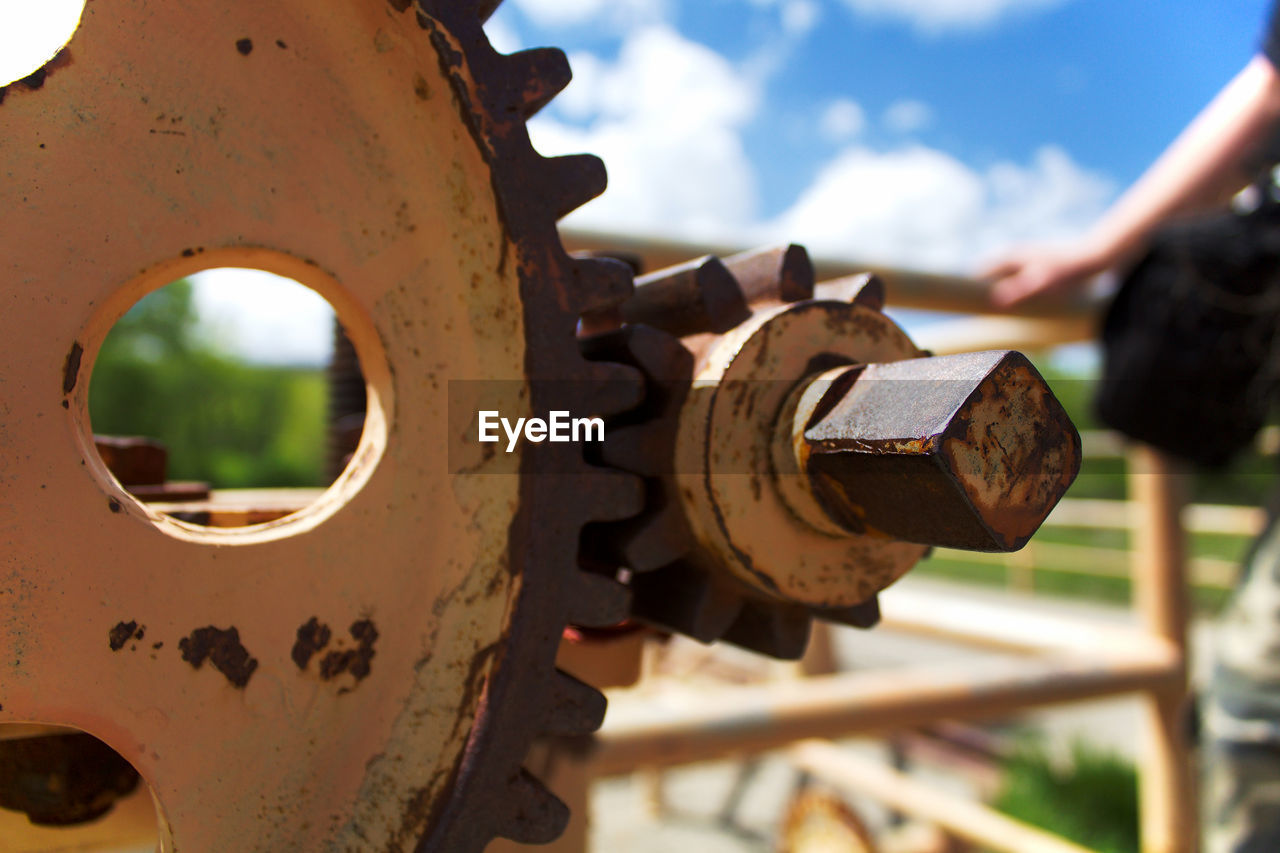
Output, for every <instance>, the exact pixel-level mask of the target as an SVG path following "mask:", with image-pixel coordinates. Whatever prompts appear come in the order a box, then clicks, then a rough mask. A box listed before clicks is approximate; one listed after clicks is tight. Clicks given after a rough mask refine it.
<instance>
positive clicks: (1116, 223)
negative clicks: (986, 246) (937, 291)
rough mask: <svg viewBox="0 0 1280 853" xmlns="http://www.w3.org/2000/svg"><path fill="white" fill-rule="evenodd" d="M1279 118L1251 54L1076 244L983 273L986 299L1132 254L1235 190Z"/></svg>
mask: <svg viewBox="0 0 1280 853" xmlns="http://www.w3.org/2000/svg"><path fill="white" fill-rule="evenodd" d="M1278 120H1280V72H1277V70H1276V67H1275V65H1273V64H1272V62H1271V60H1269V59H1267V58H1266V57H1265V56H1263V55H1258V56H1256V57H1254V59H1253V60H1252V61H1251V62H1250V63H1249V64H1248V65H1246V66H1245V67H1244V69H1243V70H1242V71H1241V72H1240V73H1239V74H1237V75H1236V76H1235V78H1234V79H1233V80H1232V81H1231V82H1230V83H1228V84H1227V86H1226V87H1225V88H1224V89H1223V90H1222V91H1221V92H1219V93H1218V95H1217V96H1216V97H1215V98H1214V99H1213V101H1211V102H1210V103H1209V105H1208V106H1207V107H1205V109H1204V110H1203V111H1202V112H1201V113H1200V115H1198V116H1196V118H1195V120H1193V121H1192V122H1191V124H1189V125H1188V126H1187V128H1186V129H1185V130H1184V131H1183V132H1182V133H1181V134H1180V135H1179V136H1178V138H1177V139H1175V140H1174V142H1173V143H1172V144H1171V145H1170V146H1169V148H1168V149H1167V150H1166V151H1165V152H1164V153H1163V154H1161V155H1160V157H1159V159H1157V160H1156V161H1155V163H1153V164H1152V165H1151V167H1150V168H1148V169H1147V171H1146V172H1145V173H1144V174H1143V175H1142V177H1141V178H1139V179H1138V181H1137V182H1136V183H1135V184H1134V185H1133V186H1132V187H1130V188H1129V189H1128V190H1127V191H1126V192H1125V193H1124V195H1122V196H1121V197H1120V198H1119V199H1118V200H1117V201H1116V202H1115V204H1113V205H1112V206H1111V208H1110V209H1109V210H1108V211H1107V212H1106V214H1104V215H1103V217H1102V219H1100V220H1099V221H1098V223H1097V224H1096V225H1095V226H1094V227H1093V228H1092V229H1090V231H1089V232H1088V233H1086V234H1085V235H1084V237H1082V238H1081V239H1080V240H1078V241H1077V242H1075V243H1074V244H1071V245H1069V246H1067V247H1065V248H1061V249H1049V248H1027V249H1021V250H1017V251H1015V252H1013V253H1011V254H1010V255H1009V256H1008V257H1006V258H1004V259H1003V260H1001V261H999V262H997V263H995V264H993V265H992V266H990V267H989V268H987V269H986V270H984V271H983V272H982V273H981V274H980V277H981V278H983V279H985V280H988V281H991V282H992V283H993V287H992V291H991V298H992V301H993V302H994V303H995V304H996V305H999V306H1011V305H1014V304H1016V303H1018V302H1021V301H1023V300H1024V299H1027V298H1028V297H1031V296H1033V295H1035V294H1037V293H1042V292H1045V291H1050V290H1058V289H1063V288H1067V287H1072V286H1081V285H1083V284H1084V283H1085V282H1087V281H1088V280H1089V279H1090V278H1091V277H1092V276H1094V275H1096V274H1097V273H1100V272H1102V271H1103V270H1106V269H1109V268H1111V267H1113V266H1116V265H1117V264H1120V263H1123V262H1124V261H1126V260H1128V259H1130V258H1132V257H1134V256H1136V255H1137V254H1139V253H1140V252H1141V251H1142V249H1143V247H1144V246H1145V244H1146V242H1147V239H1148V238H1149V237H1150V235H1151V232H1152V231H1153V230H1154V229H1155V228H1156V226H1158V225H1159V224H1160V223H1162V222H1164V221H1166V220H1168V219H1169V218H1170V217H1173V216H1176V215H1178V214H1181V213H1187V212H1190V211H1193V210H1199V209H1203V208H1206V207H1210V206H1213V205H1215V204H1217V203H1219V202H1221V201H1223V200H1224V199H1226V198H1228V197H1229V196H1230V194H1231V193H1233V192H1235V191H1236V190H1239V189H1240V188H1241V187H1242V186H1244V184H1245V183H1247V181H1248V178H1249V177H1251V176H1250V175H1249V174H1248V172H1247V169H1246V167H1247V165H1248V164H1249V161H1250V159H1251V158H1252V157H1253V155H1254V154H1255V152H1256V151H1257V150H1258V149H1259V147H1260V146H1261V144H1262V143H1263V142H1264V141H1265V140H1266V139H1267V137H1268V136H1269V134H1270V133H1271V132H1272V131H1273V130H1274V129H1275V126H1276V124H1277V121H1278Z"/></svg>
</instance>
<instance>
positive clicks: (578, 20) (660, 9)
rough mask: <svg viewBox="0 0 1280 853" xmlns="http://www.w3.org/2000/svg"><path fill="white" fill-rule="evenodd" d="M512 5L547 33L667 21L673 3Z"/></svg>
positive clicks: (536, 0) (518, 1)
mask: <svg viewBox="0 0 1280 853" xmlns="http://www.w3.org/2000/svg"><path fill="white" fill-rule="evenodd" d="M511 5H513V6H514V7H515V8H517V9H519V10H520V11H521V12H522V13H523V14H524V15H525V16H526V17H527V18H528V19H529V20H530V21H532V22H533V23H534V24H535V25H537V26H539V27H543V28H546V29H552V28H556V27H571V26H582V25H586V24H593V23H602V22H603V23H609V24H612V25H616V26H620V27H635V26H640V25H644V24H652V23H657V22H659V21H663V20H665V19H666V18H667V11H668V6H669V0H511Z"/></svg>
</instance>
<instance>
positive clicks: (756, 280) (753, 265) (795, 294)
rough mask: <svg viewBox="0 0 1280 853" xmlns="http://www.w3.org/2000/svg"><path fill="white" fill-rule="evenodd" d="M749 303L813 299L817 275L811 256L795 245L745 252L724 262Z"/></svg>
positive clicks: (802, 247)
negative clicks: (815, 274)
mask: <svg viewBox="0 0 1280 853" xmlns="http://www.w3.org/2000/svg"><path fill="white" fill-rule="evenodd" d="M724 265H725V266H726V267H728V268H729V271H730V272H732V273H733V276H734V278H736V279H737V280H738V284H739V285H740V286H741V287H742V292H743V294H744V295H745V296H746V298H747V302H749V303H755V302H758V301H761V300H778V301H781V302H799V301H800V300H803V299H812V298H813V288H814V283H813V282H814V271H813V262H812V261H811V260H810V259H809V252H808V251H807V250H806V249H805V248H804V246H799V245H796V244H795V243H791V244H789V245H786V246H773V247H769V248H765V249H754V250H752V251H749V252H741V253H739V254H737V255H734V256H732V257H729V258H725V259H724Z"/></svg>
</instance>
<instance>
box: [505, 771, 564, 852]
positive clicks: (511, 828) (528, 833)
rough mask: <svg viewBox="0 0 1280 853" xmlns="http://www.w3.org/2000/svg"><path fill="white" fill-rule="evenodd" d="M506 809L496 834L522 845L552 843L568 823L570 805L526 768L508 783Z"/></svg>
mask: <svg viewBox="0 0 1280 853" xmlns="http://www.w3.org/2000/svg"><path fill="white" fill-rule="evenodd" d="M507 808H508V809H510V811H509V812H508V813H507V815H506V816H505V820H503V819H500V821H499V823H498V826H497V827H496V830H497V834H498V835H500V836H502V837H503V838H509V839H511V840H512V841H515V842H517V843H519V844H549V843H550V842H552V841H555V840H556V839H557V838H559V837H560V834H561V833H562V832H564V828H565V827H566V826H568V824H569V807H568V806H566V805H565V804H564V803H563V802H561V801H560V798H559V797H557V796H556V795H555V794H553V793H551V791H549V790H548V789H547V786H546V785H544V784H542V782H541V781H539V780H538V778H537V777H536V776H534V775H533V774H532V773H530V772H529V771H528V770H525V769H524V768H523V767H522V768H520V772H519V773H518V774H517V775H516V777H515V778H514V779H512V780H511V782H510V784H509V786H508V789H507Z"/></svg>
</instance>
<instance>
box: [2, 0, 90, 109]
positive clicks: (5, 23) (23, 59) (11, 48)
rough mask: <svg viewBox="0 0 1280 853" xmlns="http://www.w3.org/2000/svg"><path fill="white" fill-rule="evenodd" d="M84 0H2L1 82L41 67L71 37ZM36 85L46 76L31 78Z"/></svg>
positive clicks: (5, 83) (6, 83)
mask: <svg viewBox="0 0 1280 853" xmlns="http://www.w3.org/2000/svg"><path fill="white" fill-rule="evenodd" d="M84 4H85V0H40V2H38V3H33V2H31V0H0V86H8V85H9V84H10V83H13V82H14V81H20V80H26V79H27V78H30V77H31V76H32V75H33V74H36V72H38V71H40V70H41V69H42V68H44V66H45V65H46V64H47V63H48V62H49V60H51V59H53V58H54V57H55V56H56V55H57V54H58V51H60V50H62V48H63V47H64V46H65V45H66V43H67V42H69V41H70V40H71V36H72V34H73V33H75V31H76V27H78V26H79V25H80V15H81V13H82V12H83V11H84ZM30 82H31V83H32V84H35V87H36V88H39V84H41V83H43V80H39V81H36V80H31V81H30Z"/></svg>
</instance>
